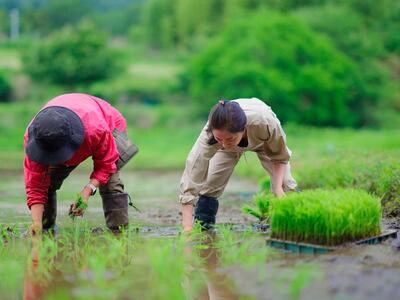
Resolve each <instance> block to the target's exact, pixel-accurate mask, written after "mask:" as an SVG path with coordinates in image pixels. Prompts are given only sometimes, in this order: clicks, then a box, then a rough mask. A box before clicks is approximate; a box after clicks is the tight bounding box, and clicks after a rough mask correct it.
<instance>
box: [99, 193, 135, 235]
mask: <svg viewBox="0 0 400 300" xmlns="http://www.w3.org/2000/svg"><path fill="white" fill-rule="evenodd" d="M101 198H102V201H103V211H104V217H105V218H106V225H107V227H108V228H109V229H110V230H112V231H120V229H121V228H125V227H127V226H128V225H129V218H128V199H129V195H128V194H127V193H111V194H102V195H101Z"/></svg>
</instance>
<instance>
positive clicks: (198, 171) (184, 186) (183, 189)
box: [179, 125, 220, 204]
mask: <svg viewBox="0 0 400 300" xmlns="http://www.w3.org/2000/svg"><path fill="white" fill-rule="evenodd" d="M207 126H208V125H206V126H205V127H204V128H203V130H202V132H201V134H200V136H199V137H198V139H197V141H196V142H195V144H194V146H193V148H192V150H191V151H190V153H189V156H188V158H187V160H186V166H185V171H184V172H183V175H182V179H181V183H180V195H179V202H180V203H182V204H195V203H196V202H197V199H198V194H199V191H200V189H201V187H202V186H203V184H204V182H205V181H206V179H207V173H208V166H209V163H210V159H211V158H212V157H213V156H214V154H215V153H216V152H217V150H218V149H219V148H220V146H219V145H218V144H214V145H209V144H208V134H207V132H206V128H207Z"/></svg>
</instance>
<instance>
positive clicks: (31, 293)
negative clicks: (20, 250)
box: [23, 237, 44, 300]
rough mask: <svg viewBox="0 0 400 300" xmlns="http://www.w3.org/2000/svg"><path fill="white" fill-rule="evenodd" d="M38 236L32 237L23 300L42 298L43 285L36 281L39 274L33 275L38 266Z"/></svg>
mask: <svg viewBox="0 0 400 300" xmlns="http://www.w3.org/2000/svg"><path fill="white" fill-rule="evenodd" d="M40 242H41V240H39V238H37V237H33V239H32V254H31V256H32V260H31V265H29V266H28V267H27V269H26V270H25V278H24V298H23V299H24V300H31V299H32V300H37V299H42V296H43V292H44V286H43V285H42V284H41V283H40V282H39V281H38V278H40V276H35V272H36V271H37V269H38V266H39V247H40Z"/></svg>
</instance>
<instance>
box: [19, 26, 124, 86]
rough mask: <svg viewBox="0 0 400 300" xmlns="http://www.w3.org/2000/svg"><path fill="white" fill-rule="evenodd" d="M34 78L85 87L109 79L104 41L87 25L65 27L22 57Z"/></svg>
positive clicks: (111, 59) (111, 65)
mask: <svg viewBox="0 0 400 300" xmlns="http://www.w3.org/2000/svg"><path fill="white" fill-rule="evenodd" d="M24 63H25V69H26V70H27V72H28V73H29V74H30V75H31V76H32V77H33V78H34V79H36V78H40V79H41V80H42V79H47V80H48V81H51V82H54V83H57V84H64V85H74V84H85V83H86V84H87V83H91V82H93V81H96V80H100V79H104V78H106V77H108V76H110V75H111V74H112V73H113V72H114V71H115V68H116V65H115V58H114V57H113V53H112V52H111V50H110V49H109V48H108V46H107V37H106V35H105V34H103V33H102V32H99V31H98V30H97V29H96V27H95V26H94V25H93V24H92V23H90V22H86V21H84V22H81V23H79V24H78V25H77V26H74V27H65V28H64V29H62V30H61V31H60V32H57V33H55V34H53V35H52V36H51V37H50V38H49V39H48V40H45V41H43V42H42V43H40V44H39V45H37V46H36V47H35V48H34V49H33V50H30V51H29V52H27V53H25V55H24Z"/></svg>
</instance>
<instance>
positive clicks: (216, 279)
mask: <svg viewBox="0 0 400 300" xmlns="http://www.w3.org/2000/svg"><path fill="white" fill-rule="evenodd" d="M204 242H205V245H206V246H207V247H202V248H201V249H199V250H198V251H199V255H200V257H201V258H203V259H204V263H205V271H206V272H205V274H204V275H205V276H204V279H205V281H206V287H205V288H204V289H203V290H202V291H200V294H199V296H198V297H196V299H199V300H201V299H210V300H217V299H221V300H222V299H229V300H234V299H239V296H238V295H237V294H236V293H235V291H234V289H232V285H231V284H229V282H228V279H227V278H226V276H225V275H224V274H222V273H221V272H218V268H219V267H220V264H219V256H220V253H219V251H218V249H217V248H216V247H215V246H214V245H215V243H216V242H217V236H216V235H215V234H213V233H212V232H210V233H208V235H207V239H206V240H205V241H204Z"/></svg>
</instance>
